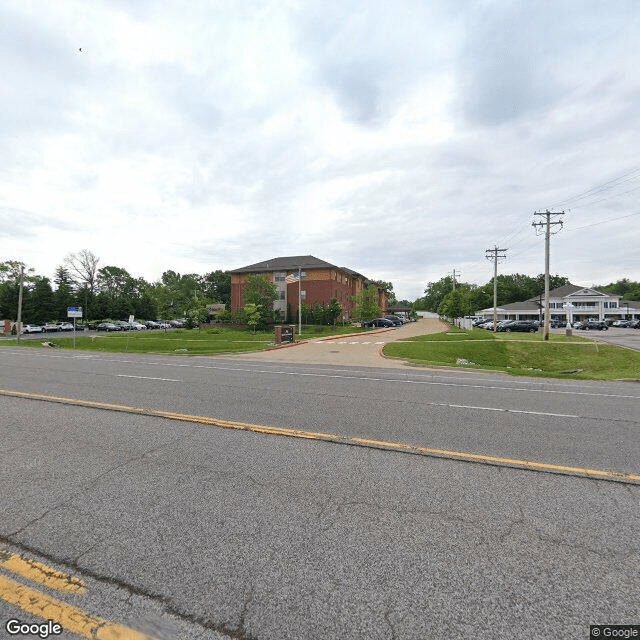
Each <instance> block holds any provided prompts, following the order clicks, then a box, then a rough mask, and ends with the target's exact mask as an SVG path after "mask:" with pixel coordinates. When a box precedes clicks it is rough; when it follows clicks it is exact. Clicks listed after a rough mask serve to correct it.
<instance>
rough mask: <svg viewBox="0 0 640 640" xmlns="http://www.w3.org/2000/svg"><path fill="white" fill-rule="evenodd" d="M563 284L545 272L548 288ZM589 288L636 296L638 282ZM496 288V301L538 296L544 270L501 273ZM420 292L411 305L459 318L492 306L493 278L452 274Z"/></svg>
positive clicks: (639, 289) (629, 297)
mask: <svg viewBox="0 0 640 640" xmlns="http://www.w3.org/2000/svg"><path fill="white" fill-rule="evenodd" d="M565 284H569V279H568V278H566V277H564V276H559V275H550V276H549V289H556V288H557V287H561V286H563V285H565ZM593 288H595V289H597V290H599V291H603V292H606V293H613V294H618V295H622V296H624V297H625V299H627V300H640V282H632V281H630V280H629V279H627V278H623V279H621V280H618V281H617V282H612V283H610V284H607V285H603V286H594V287H593ZM497 292H498V304H499V305H504V304H510V303H511V302H522V301H524V300H530V299H531V298H537V297H541V296H543V295H544V274H540V275H538V276H536V277H531V276H527V275H523V274H521V273H516V274H511V275H506V274H501V275H499V276H498V277H497ZM424 293H425V295H424V297H422V298H418V300H416V301H415V303H414V308H415V309H417V310H424V311H432V312H434V313H438V314H440V315H442V316H447V317H449V318H460V317H463V316H468V315H473V314H474V313H475V312H476V311H479V310H480V309H487V308H489V307H492V306H493V279H492V280H490V281H489V282H487V283H486V284H484V285H482V286H478V285H475V284H469V283H465V282H455V283H454V281H453V277H452V276H445V277H444V278H440V280H438V281H437V282H429V283H428V284H427V287H426V289H425V290H424Z"/></svg>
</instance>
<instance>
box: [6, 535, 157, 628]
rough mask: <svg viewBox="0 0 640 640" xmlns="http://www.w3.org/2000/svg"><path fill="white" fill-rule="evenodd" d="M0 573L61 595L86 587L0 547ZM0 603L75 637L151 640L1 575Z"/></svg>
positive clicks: (79, 591) (43, 565)
mask: <svg viewBox="0 0 640 640" xmlns="http://www.w3.org/2000/svg"><path fill="white" fill-rule="evenodd" d="M0 570H3V571H4V572H10V573H12V574H14V575H17V576H19V577H22V578H26V579H27V580H29V581H31V582H35V583H38V584H40V585H43V586H45V587H47V588H48V589H53V590H55V591H60V592H62V593H63V594H73V595H80V596H84V595H86V593H87V587H86V585H85V584H84V582H83V581H82V580H80V579H78V578H76V577H75V576H72V575H69V574H66V573H63V572H62V571H58V570H57V569H54V568H53V567H49V566H47V565H46V564H42V563H41V562H36V561H35V560H31V559H28V558H25V557H24V556H21V555H18V554H17V553H11V552H9V551H7V550H6V549H4V548H3V547H0ZM0 599H2V600H4V601H5V602H7V603H8V604H10V605H13V606H14V607H18V608H19V609H21V610H22V611H24V612H25V613H29V614H31V615H33V616H37V617H38V618H42V619H43V620H52V621H53V622H54V623H57V624H59V625H60V626H61V627H62V630H63V631H69V632H71V633H75V634H77V635H79V636H81V637H83V638H97V639H99V640H154V639H153V638H152V637H151V636H148V635H145V634H143V633H140V632H138V631H135V630H134V629H130V628H129V627H125V626H123V625H120V624H117V623H113V622H110V621H108V620H105V619H104V618H100V617H98V616H92V615H89V614H88V613H86V612H85V611H83V610H82V609H80V608H79V607H75V606H72V605H70V604H67V603H66V602H64V601H63V600H59V599H58V598H54V597H52V596H50V595H48V594H46V593H42V592H41V591H38V590H37V589H34V588H33V587H30V586H27V585H25V584H23V583H21V582H17V581H16V580H13V579H11V578H8V577H7V576H6V575H4V573H0Z"/></svg>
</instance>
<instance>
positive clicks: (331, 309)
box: [326, 298, 342, 324]
mask: <svg viewBox="0 0 640 640" xmlns="http://www.w3.org/2000/svg"><path fill="white" fill-rule="evenodd" d="M341 314H342V305H341V304H340V303H339V302H338V299H337V298H331V300H329V304H328V305H327V308H326V320H327V324H335V323H336V320H337V319H338V318H339V317H340V315H341Z"/></svg>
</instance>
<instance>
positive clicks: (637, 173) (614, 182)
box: [552, 167, 640, 208]
mask: <svg viewBox="0 0 640 640" xmlns="http://www.w3.org/2000/svg"><path fill="white" fill-rule="evenodd" d="M636 178H640V167H635V168H633V169H630V170H629V171H627V172H626V173H623V174H622V175H620V176H617V177H615V178H612V179H611V180H607V181H606V182H603V183H602V184H600V185H596V186H594V187H591V188H590V189H587V190H586V191H582V192H581V193H578V194H576V195H575V196H570V197H568V198H565V199H564V200H560V201H558V202H555V203H554V204H553V207H552V208H555V207H560V206H563V205H567V204H569V203H571V202H576V201H578V200H582V199H584V198H589V197H591V196H595V195H598V193H600V192H602V191H605V190H607V189H613V188H615V187H617V186H619V185H620V184H624V183H625V182H629V181H631V180H635V179H636Z"/></svg>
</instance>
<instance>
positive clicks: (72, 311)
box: [67, 307, 82, 349]
mask: <svg viewBox="0 0 640 640" xmlns="http://www.w3.org/2000/svg"><path fill="white" fill-rule="evenodd" d="M67 318H73V348H74V349H75V348H76V318H82V307H67Z"/></svg>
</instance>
